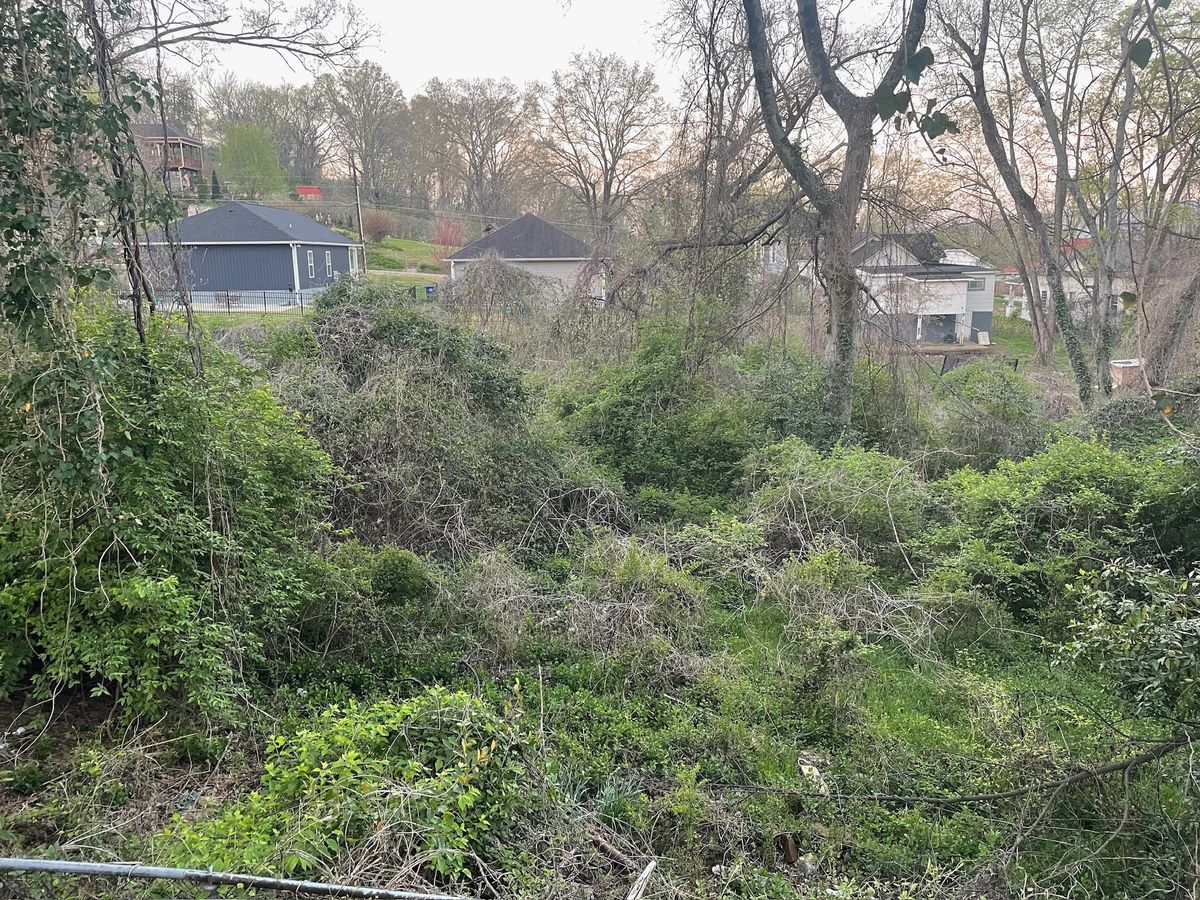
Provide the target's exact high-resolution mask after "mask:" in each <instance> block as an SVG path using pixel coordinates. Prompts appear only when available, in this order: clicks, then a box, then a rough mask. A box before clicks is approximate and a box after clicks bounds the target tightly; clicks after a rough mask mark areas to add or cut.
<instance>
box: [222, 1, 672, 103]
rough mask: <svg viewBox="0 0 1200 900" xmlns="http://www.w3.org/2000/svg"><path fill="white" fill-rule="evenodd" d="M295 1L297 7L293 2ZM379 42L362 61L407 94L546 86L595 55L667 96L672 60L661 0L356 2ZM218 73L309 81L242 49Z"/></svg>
mask: <svg viewBox="0 0 1200 900" xmlns="http://www.w3.org/2000/svg"><path fill="white" fill-rule="evenodd" d="M291 2H292V3H294V0H291ZM357 3H358V7H359V9H360V10H361V11H362V14H363V16H364V18H366V19H367V20H369V21H371V22H373V23H375V25H376V26H377V29H378V36H377V37H376V38H375V39H374V40H373V41H372V46H370V47H369V48H367V49H366V51H365V52H364V53H363V56H364V57H365V58H366V59H369V60H372V61H374V62H377V63H379V64H380V65H381V66H383V68H384V70H385V71H386V72H387V73H388V74H389V75H391V76H392V77H393V78H394V79H396V81H397V82H398V83H399V84H400V86H401V87H402V88H403V89H404V92H405V93H406V94H407V95H409V96H412V94H414V93H417V92H418V91H420V89H421V87H422V86H423V85H424V84H425V83H426V82H427V81H429V79H431V78H435V77H436V78H481V77H483V78H486V77H495V78H501V77H503V78H509V79H511V80H512V81H514V82H516V83H518V84H524V83H525V82H528V81H549V79H550V75H551V73H552V72H553V71H554V70H555V69H558V68H562V67H563V66H565V65H566V64H567V63H568V62H569V61H570V58H571V55H572V54H573V53H577V52H579V51H586V50H599V51H601V52H604V53H618V54H620V55H621V56H624V57H625V58H627V59H630V60H633V61H636V62H641V63H648V64H651V65H653V66H654V68H655V70H656V72H657V73H658V80H659V86H660V88H662V89H663V92H664V94H666V95H668V96H671V95H673V94H674V92H675V89H676V88H677V86H678V76H677V74H676V71H675V66H674V63H673V62H672V61H671V60H669V59H667V58H666V54H665V53H664V51H663V49H662V48H661V47H660V45H659V43H658V38H657V25H658V24H659V22H660V21H661V20H662V18H663V15H664V10H665V5H666V4H665V0H570V2H568V0H454V2H449V3H447V2H437V0H420V2H413V0H407V2H406V0H400V2H396V0H391V2H389V0H357ZM222 62H223V64H224V66H225V67H226V68H228V69H230V70H231V71H233V72H235V73H236V74H237V75H238V76H239V77H241V78H247V79H252V80H255V81H263V82H267V83H269V84H275V83H279V82H280V81H289V82H294V83H301V82H304V81H307V80H308V79H309V77H310V76H309V75H308V74H307V73H306V72H305V71H304V70H303V69H302V68H299V67H292V68H289V66H288V65H287V63H285V62H284V61H283V60H281V59H280V58H279V57H278V56H276V55H275V54H274V53H270V52H264V51H261V50H259V51H255V50H251V49H245V48H238V49H235V50H228V51H226V52H225V53H224V55H223V58H222Z"/></svg>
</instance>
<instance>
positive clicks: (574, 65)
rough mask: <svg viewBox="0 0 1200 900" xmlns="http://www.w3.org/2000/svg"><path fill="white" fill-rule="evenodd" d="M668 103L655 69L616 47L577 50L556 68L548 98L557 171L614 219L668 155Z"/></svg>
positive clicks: (545, 131)
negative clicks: (665, 128) (567, 64)
mask: <svg viewBox="0 0 1200 900" xmlns="http://www.w3.org/2000/svg"><path fill="white" fill-rule="evenodd" d="M665 118H666V109H665V107H664V105H663V102H662V99H661V98H660V97H659V94H658V86H657V85H656V84H655V81H654V72H653V70H652V69H650V68H649V67H648V66H641V65H638V64H637V63H630V62H627V61H625V60H624V59H622V58H621V57H619V56H617V55H615V54H609V55H603V54H600V53H587V54H583V53H577V54H575V56H574V57H572V59H571V65H570V67H569V68H567V69H561V70H559V71H557V72H555V73H554V78H553V84H552V86H551V89H550V91H549V93H548V94H547V95H546V96H545V98H544V101H543V104H542V123H541V125H542V127H541V143H542V146H543V148H544V150H545V152H546V155H547V157H548V159H549V160H550V163H551V174H552V176H553V177H554V179H555V180H556V181H557V182H558V183H559V184H561V185H562V186H563V187H565V188H566V189H567V190H568V191H570V193H571V194H572V196H574V197H575V199H576V200H577V201H578V202H579V204H580V205H581V206H582V207H583V208H584V209H585V210H586V211H587V214H588V218H589V219H590V221H591V222H592V224H593V225H611V224H612V223H613V221H614V220H615V219H616V218H617V217H618V216H619V215H620V214H621V212H622V211H623V210H624V209H625V207H626V206H627V205H628V204H629V203H630V202H631V201H632V200H633V199H634V197H636V196H637V194H638V193H639V192H641V190H642V189H643V188H644V187H645V186H646V185H647V184H648V183H649V180H650V177H651V175H652V174H653V167H654V165H655V163H657V162H658V161H659V159H661V157H662V152H663V140H662V128H663V123H664V121H665Z"/></svg>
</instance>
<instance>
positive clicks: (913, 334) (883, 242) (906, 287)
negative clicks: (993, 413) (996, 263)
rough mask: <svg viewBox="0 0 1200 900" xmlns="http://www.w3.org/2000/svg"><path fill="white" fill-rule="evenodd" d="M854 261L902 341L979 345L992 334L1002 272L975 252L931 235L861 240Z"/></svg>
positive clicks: (877, 311) (880, 312)
mask: <svg viewBox="0 0 1200 900" xmlns="http://www.w3.org/2000/svg"><path fill="white" fill-rule="evenodd" d="M851 259H852V261H853V263H854V267H855V269H856V270H857V271H858V273H859V277H860V278H861V279H862V280H863V283H864V284H866V285H867V288H868V289H869V290H870V291H871V295H872V297H873V298H874V302H873V303H872V304H871V305H872V307H874V309H875V314H876V315H881V316H884V317H886V318H887V319H888V320H890V324H891V326H892V327H893V329H894V330H895V332H896V333H897V334H898V336H900V337H901V338H903V339H906V340H910V341H916V342H919V343H934V344H940V343H956V344H964V343H979V341H980V335H981V334H983V335H986V334H988V333H989V332H990V331H991V328H992V314H993V311H994V309H995V302H996V300H995V298H996V276H997V274H998V272H997V270H996V269H993V268H991V267H990V266H988V265H986V264H985V263H984V262H983V261H982V260H981V259H980V258H979V257H978V256H977V255H975V254H974V253H971V252H970V251H968V250H963V249H961V248H947V247H943V246H942V244H941V243H940V242H939V241H938V240H937V239H936V238H935V237H933V236H932V235H929V234H883V235H878V236H875V235H863V236H861V237H859V239H858V240H857V241H856V242H855V245H854V248H853V250H852V252H851ZM876 303H877V304H878V306H875V304H876Z"/></svg>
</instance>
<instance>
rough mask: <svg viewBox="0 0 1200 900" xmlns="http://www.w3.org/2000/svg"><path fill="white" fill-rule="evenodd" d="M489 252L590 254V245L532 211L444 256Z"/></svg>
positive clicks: (555, 255) (506, 256) (508, 254)
mask: <svg viewBox="0 0 1200 900" xmlns="http://www.w3.org/2000/svg"><path fill="white" fill-rule="evenodd" d="M489 252H492V253H495V254H496V255H497V256H499V257H500V258H501V259H591V258H592V248H591V247H589V246H588V245H587V244H585V243H584V242H583V241H581V240H579V239H578V238H576V237H573V236H571V235H569V234H567V233H566V232H565V231H563V230H562V229H561V228H557V227H555V226H554V225H551V224H550V223H549V222H547V221H546V220H545V219H539V218H538V217H537V216H535V215H534V214H533V213H526V214H525V215H523V216H521V218H519V219H517V220H516V221H513V222H509V223H508V224H507V225H505V226H503V227H502V228H497V229H496V230H495V231H493V232H492V233H491V234H485V235H484V236H483V237H481V238H480V239H479V240H477V241H476V242H475V243H473V244H467V246H465V247H463V248H462V249H461V250H459V251H458V252H457V253H455V254H453V255H451V256H448V257H446V258H447V259H450V260H456V261H463V260H468V259H478V258H479V257H481V256H483V255H484V254H485V253H489Z"/></svg>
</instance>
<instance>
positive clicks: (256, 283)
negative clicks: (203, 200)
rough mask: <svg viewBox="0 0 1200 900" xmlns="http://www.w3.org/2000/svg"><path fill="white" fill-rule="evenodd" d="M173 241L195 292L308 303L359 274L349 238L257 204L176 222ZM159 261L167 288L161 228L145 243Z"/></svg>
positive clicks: (159, 273) (356, 251)
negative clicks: (288, 298)
mask: <svg viewBox="0 0 1200 900" xmlns="http://www.w3.org/2000/svg"><path fill="white" fill-rule="evenodd" d="M171 230H172V234H171V238H172V240H174V241H176V242H178V243H179V245H180V246H181V247H182V249H183V260H182V261H183V277H184V280H185V281H186V282H187V287H188V290H189V291H190V292H192V293H194V294H200V295H205V294H210V295H221V296H222V297H224V298H228V297H229V296H239V297H241V296H243V295H248V296H246V297H245V299H246V300H247V301H249V302H252V303H253V302H257V297H256V296H255V295H258V294H262V295H263V296H264V298H265V297H266V296H267V295H270V296H271V297H272V298H273V299H275V298H279V297H284V296H287V295H291V296H294V297H305V296H308V295H310V294H312V293H313V292H315V291H318V290H320V289H321V288H324V287H328V286H329V285H331V284H333V283H334V282H335V281H337V280H338V279H339V278H342V277H344V276H347V275H357V274H359V272H361V271H362V257H361V255H360V254H361V248H360V246H359V244H358V243H357V242H355V241H353V240H351V239H350V238H348V237H346V236H345V235H342V234H338V233H337V232H336V231H333V230H332V229H330V228H326V227H325V226H324V225H322V224H320V223H319V222H314V221H313V220H312V219H310V218H308V217H307V216H302V215H300V214H299V213H294V212H291V211H290V210H286V209H277V208H275V207H272V206H259V205H257V204H254V203H237V202H234V203H223V204H221V205H220V206H217V207H214V208H213V209H208V210H205V211H204V212H200V213H196V214H195V215H193V216H187V217H185V218H182V219H180V220H178V221H177V222H176V223H175V224H174V225H173V226H172V229H171ZM147 244H148V245H149V246H150V248H151V249H152V253H151V256H152V258H153V259H154V260H155V263H154V267H155V270H156V271H155V275H156V276H157V277H156V278H155V281H156V282H158V283H159V284H161V285H163V286H164V287H165V286H167V285H170V284H171V283H172V282H173V281H174V278H173V277H172V269H171V267H170V265H169V262H168V260H167V257H166V253H165V252H163V253H155V252H153V251H154V250H155V249H160V248H161V249H164V250H165V247H166V241H165V240H164V235H163V233H162V231H161V229H160V230H156V231H152V232H150V234H149V235H148V237H147Z"/></svg>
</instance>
